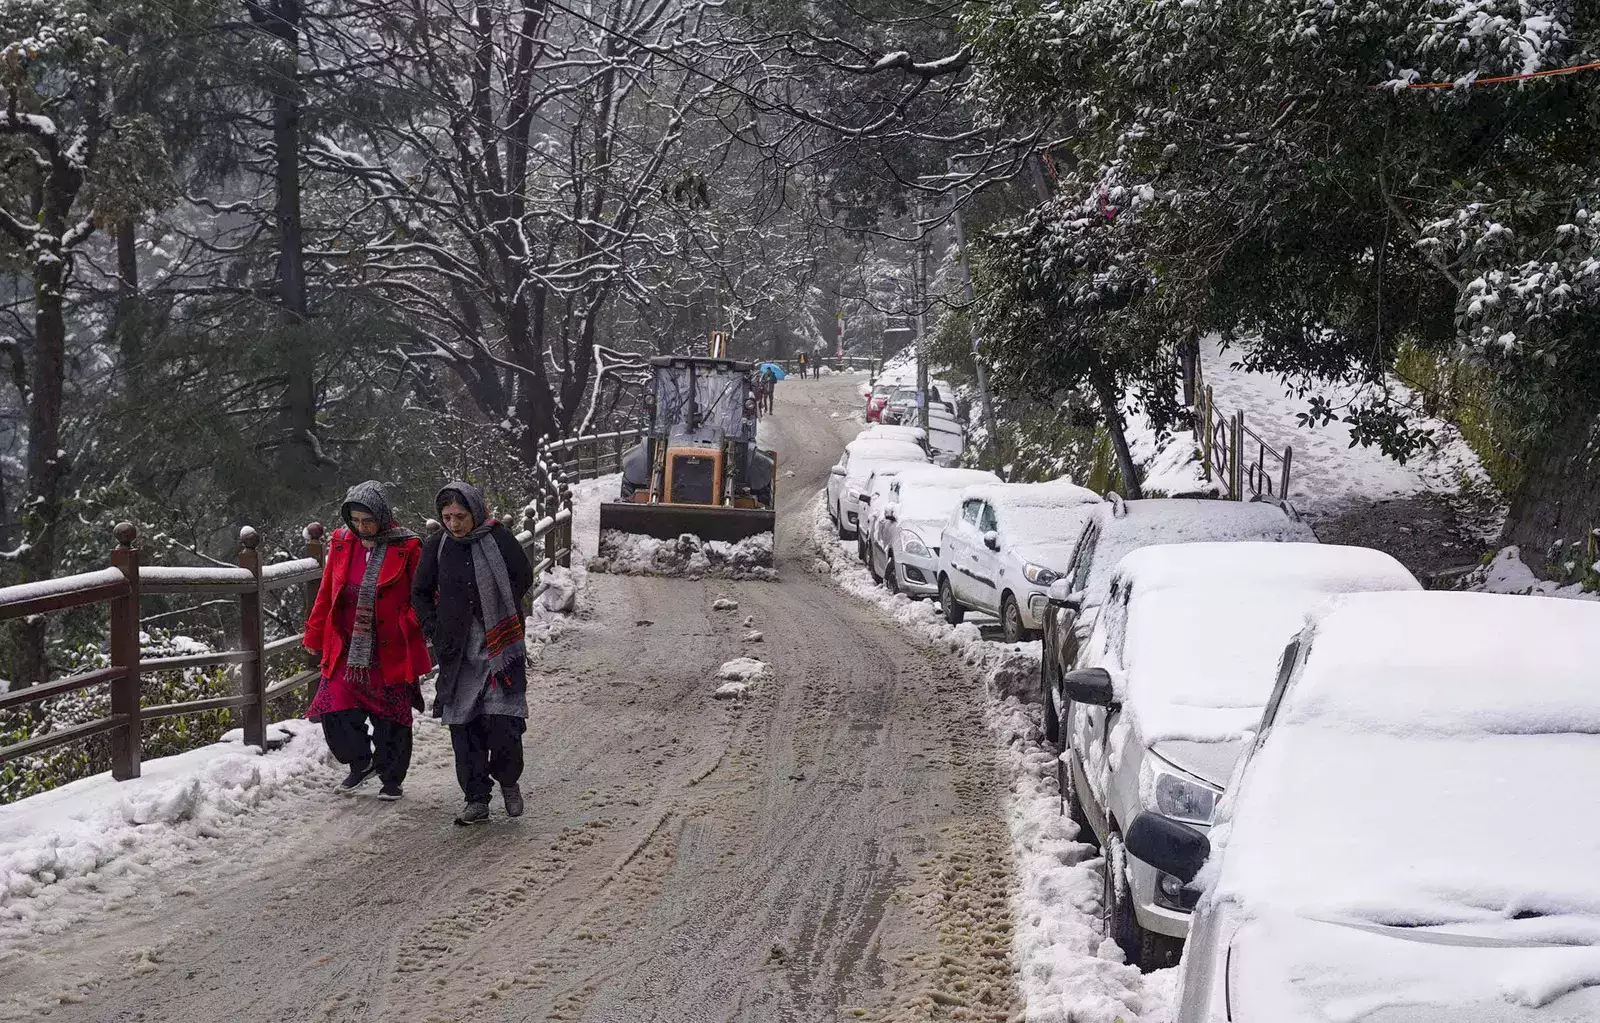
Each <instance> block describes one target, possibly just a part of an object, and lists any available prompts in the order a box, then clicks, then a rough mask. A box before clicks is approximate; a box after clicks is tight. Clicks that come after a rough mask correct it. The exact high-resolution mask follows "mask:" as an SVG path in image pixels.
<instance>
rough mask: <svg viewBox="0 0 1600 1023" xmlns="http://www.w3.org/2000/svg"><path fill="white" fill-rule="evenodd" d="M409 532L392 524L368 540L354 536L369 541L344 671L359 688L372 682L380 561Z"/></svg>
mask: <svg viewBox="0 0 1600 1023" xmlns="http://www.w3.org/2000/svg"><path fill="white" fill-rule="evenodd" d="M414 535H415V534H413V533H412V532H411V531H409V530H406V529H401V528H400V527H399V526H393V525H391V526H390V527H389V528H388V529H385V530H384V531H383V532H381V533H379V534H377V535H376V536H371V537H362V536H361V535H360V534H357V535H356V539H357V540H358V541H364V542H370V543H371V544H372V547H371V548H370V549H369V550H368V551H367V568H366V571H364V572H362V573H361V589H360V591H359V592H357V594H356V624H355V627H354V628H353V629H351V631H350V648H349V650H350V653H349V656H348V657H347V658H346V660H345V669H346V671H348V673H349V676H350V680H351V681H352V682H355V683H358V684H360V685H366V684H367V683H368V682H370V681H372V653H373V633H374V632H375V631H376V629H375V628H374V627H375V625H376V624H377V612H376V609H377V604H378V576H379V574H380V573H382V572H383V559H384V558H385V557H387V556H388V554H389V545H390V544H391V543H396V542H399V541H402V540H408V539H410V538H411V537H412V536H414Z"/></svg>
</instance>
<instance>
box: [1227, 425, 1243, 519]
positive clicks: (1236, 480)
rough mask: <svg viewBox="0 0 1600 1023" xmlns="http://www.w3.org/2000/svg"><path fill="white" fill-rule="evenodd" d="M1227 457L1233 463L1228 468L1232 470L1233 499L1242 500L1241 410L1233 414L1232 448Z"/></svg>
mask: <svg viewBox="0 0 1600 1023" xmlns="http://www.w3.org/2000/svg"><path fill="white" fill-rule="evenodd" d="M1228 458H1229V460H1230V461H1231V462H1232V463H1233V464H1232V465H1231V466H1230V468H1231V469H1232V470H1233V499H1234V500H1235V501H1243V500H1244V413H1243V412H1235V413H1234V414H1233V437H1232V450H1231V451H1229V452H1228Z"/></svg>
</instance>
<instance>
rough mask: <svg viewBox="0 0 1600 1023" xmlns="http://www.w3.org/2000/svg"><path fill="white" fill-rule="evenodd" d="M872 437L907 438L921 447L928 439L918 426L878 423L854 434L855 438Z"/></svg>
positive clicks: (886, 438)
mask: <svg viewBox="0 0 1600 1023" xmlns="http://www.w3.org/2000/svg"><path fill="white" fill-rule="evenodd" d="M874 437H875V438H878V439H880V440H908V441H910V442H911V443H913V444H918V445H921V446H923V447H926V446H927V440H928V435H927V434H926V433H924V432H923V429H922V427H920V426H883V425H880V424H878V423H873V424H872V425H871V426H868V427H866V428H865V429H863V430H862V431H861V432H860V433H858V434H856V436H855V439H856V440H862V439H863V438H874Z"/></svg>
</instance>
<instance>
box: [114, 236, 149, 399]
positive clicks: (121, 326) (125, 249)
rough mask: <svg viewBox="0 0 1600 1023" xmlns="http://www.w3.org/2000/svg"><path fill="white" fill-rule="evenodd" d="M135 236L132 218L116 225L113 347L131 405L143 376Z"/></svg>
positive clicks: (138, 396) (137, 256)
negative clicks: (115, 295) (114, 347)
mask: <svg viewBox="0 0 1600 1023" xmlns="http://www.w3.org/2000/svg"><path fill="white" fill-rule="evenodd" d="M137 246H138V237H137V235H136V234H135V233H134V224H133V221H132V220H124V221H123V222H122V223H120V224H118V225H117V314H116V315H117V321H116V322H117V326H116V330H115V334H116V338H117V348H118V351H119V354H120V356H121V360H122V384H123V388H124V391H125V393H126V395H127V398H128V401H129V403H131V404H136V403H137V402H138V401H139V400H140V397H141V394H142V392H143V390H144V389H143V387H142V386H141V384H142V382H143V376H144V328H145V325H144V323H142V322H141V321H140V317H139V251H138V247H137Z"/></svg>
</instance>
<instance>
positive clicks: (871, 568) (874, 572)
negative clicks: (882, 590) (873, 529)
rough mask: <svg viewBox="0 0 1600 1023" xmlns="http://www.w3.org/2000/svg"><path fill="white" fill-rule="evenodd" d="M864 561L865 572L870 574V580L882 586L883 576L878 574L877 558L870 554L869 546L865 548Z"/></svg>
mask: <svg viewBox="0 0 1600 1023" xmlns="http://www.w3.org/2000/svg"><path fill="white" fill-rule="evenodd" d="M865 561H866V563H867V572H868V573H869V574H870V575H871V576H872V581H873V582H875V583H877V584H878V585H879V586H882V585H883V576H881V575H879V574H878V559H877V558H875V557H873V556H872V550H871V548H868V550H867V556H866V558H865Z"/></svg>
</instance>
